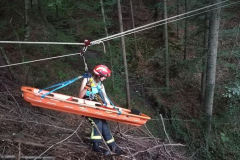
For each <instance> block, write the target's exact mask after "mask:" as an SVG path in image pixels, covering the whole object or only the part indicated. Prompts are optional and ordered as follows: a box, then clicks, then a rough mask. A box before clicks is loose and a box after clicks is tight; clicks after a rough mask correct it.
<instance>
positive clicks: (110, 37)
mask: <svg viewBox="0 0 240 160" xmlns="http://www.w3.org/2000/svg"><path fill="white" fill-rule="evenodd" d="M228 1H229V0H225V1H222V2H218V3H214V4H212V5H208V6H205V7H202V8H199V9H196V10H193V11H189V12H186V13H182V14H179V15H176V16H173V17H170V18H167V19H163V20H160V21H157V22H153V23H150V24H147V25H144V26H140V27H137V28H133V29H130V30H128V31H125V32H121V33H118V34H114V35H112V36H108V37H105V38H102V39H99V40H95V41H92V42H91V45H94V44H99V43H101V42H103V41H108V40H111V39H113V38H118V37H119V36H120V37H121V36H124V34H126V33H128V34H132V33H135V32H137V31H136V30H140V29H143V28H145V27H149V26H152V25H155V24H158V23H161V22H165V23H166V22H167V21H168V20H171V19H174V18H178V17H181V16H185V15H187V14H190V13H194V12H197V11H200V10H203V9H206V8H210V7H213V6H216V5H219V4H222V3H226V2H228ZM185 18H186V17H185ZM133 31H135V32H133ZM140 31H141V30H140ZM0 43H13V44H14V43H15V44H62V45H63V44H64V45H85V43H68V42H29V41H28V42H27V41H0Z"/></svg>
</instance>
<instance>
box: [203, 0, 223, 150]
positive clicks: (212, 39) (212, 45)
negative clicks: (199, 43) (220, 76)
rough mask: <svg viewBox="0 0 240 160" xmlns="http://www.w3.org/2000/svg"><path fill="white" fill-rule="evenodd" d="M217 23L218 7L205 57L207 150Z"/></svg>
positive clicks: (211, 22) (211, 20)
mask: <svg viewBox="0 0 240 160" xmlns="http://www.w3.org/2000/svg"><path fill="white" fill-rule="evenodd" d="M220 1H221V0H213V3H219V2H220ZM218 7H219V6H218ZM219 23H220V7H219V8H218V9H215V10H214V11H213V12H212V13H211V16H210V29H209V46H208V48H209V52H208V57H207V68H206V71H207V74H206V93H205V98H204V112H205V115H206V125H205V134H206V145H207V148H208V143H209V140H210V138H209V137H210V132H211V118H212V110H213V100H214V89H215V77H216V63H217V49H218V34H219Z"/></svg>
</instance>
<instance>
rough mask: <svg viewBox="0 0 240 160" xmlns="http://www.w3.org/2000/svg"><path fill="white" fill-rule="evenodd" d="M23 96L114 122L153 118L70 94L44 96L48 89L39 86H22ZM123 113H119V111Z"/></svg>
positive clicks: (39, 103) (131, 122) (140, 122)
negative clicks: (41, 88)
mask: <svg viewBox="0 0 240 160" xmlns="http://www.w3.org/2000/svg"><path fill="white" fill-rule="evenodd" d="M21 90H22V91H23V97H24V99H25V100H26V101H27V102H30V103H31V104H32V105H33V106H38V107H43V108H48V109H53V110H57V111H62V112H68V113H73V114H79V115H83V116H87V117H95V118H99V119H106V120H110V121H114V122H119V123H125V124H129V125H133V126H141V125H143V124H145V123H146V122H147V120H149V119H151V118H150V117H149V116H147V115H145V114H142V113H141V114H140V115H136V114H132V113H131V111H130V110H128V109H125V108H121V107H115V108H117V110H116V109H115V108H109V107H106V106H103V105H102V104H100V103H98V102H94V101H90V100H85V99H81V98H77V97H72V96H68V95H63V94H58V93H54V92H53V93H51V94H49V95H47V96H46V97H44V98H42V97H41V96H42V95H43V94H46V93H48V92H49V91H47V90H41V92H40V93H38V92H39V90H40V89H37V88H32V87H26V86H22V88H21ZM118 110H119V111H121V114H119V111H118Z"/></svg>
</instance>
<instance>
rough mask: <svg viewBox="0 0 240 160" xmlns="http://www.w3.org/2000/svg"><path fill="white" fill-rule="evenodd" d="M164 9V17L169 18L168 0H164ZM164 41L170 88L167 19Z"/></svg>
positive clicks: (167, 83)
mask: <svg viewBox="0 0 240 160" xmlns="http://www.w3.org/2000/svg"><path fill="white" fill-rule="evenodd" d="M163 3H164V4H163V11H164V14H163V15H164V19H167V2H166V0H164V1H163ZM163 32H164V41H165V66H166V70H165V73H166V87H167V89H169V53H168V26H167V22H166V21H165V24H164V31H163Z"/></svg>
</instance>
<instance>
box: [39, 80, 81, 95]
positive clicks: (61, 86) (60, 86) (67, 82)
mask: <svg viewBox="0 0 240 160" xmlns="http://www.w3.org/2000/svg"><path fill="white" fill-rule="evenodd" d="M82 77H84V76H79V77H76V78H74V79H71V80H68V81H65V82H62V83H58V84H55V85H53V86H50V87H47V88H44V89H40V90H39V91H38V93H40V92H41V91H42V90H45V89H49V88H54V87H57V86H59V87H57V88H55V89H53V90H51V91H50V92H48V93H45V94H43V95H42V96H41V97H42V98H45V97H46V96H47V95H49V94H51V93H52V92H54V91H56V90H58V89H60V88H63V87H65V86H67V85H69V84H71V83H73V82H75V81H76V80H78V79H80V78H82Z"/></svg>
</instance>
